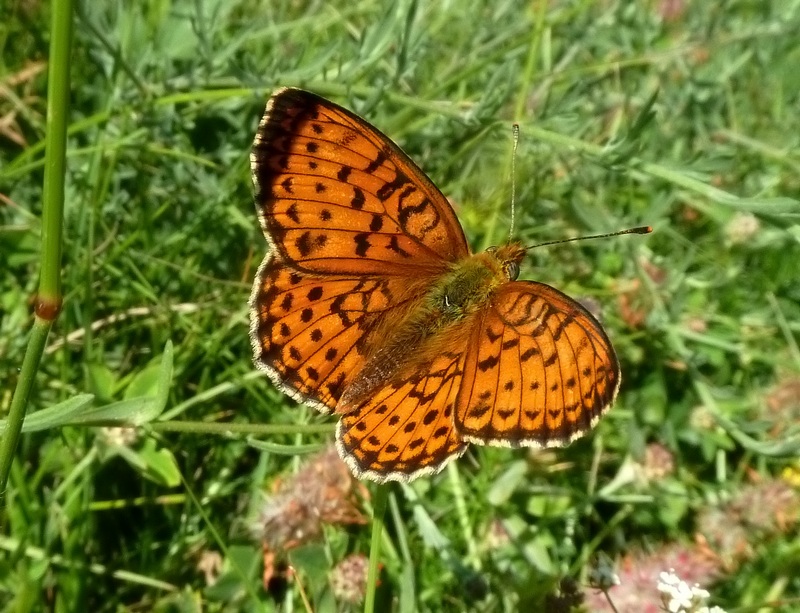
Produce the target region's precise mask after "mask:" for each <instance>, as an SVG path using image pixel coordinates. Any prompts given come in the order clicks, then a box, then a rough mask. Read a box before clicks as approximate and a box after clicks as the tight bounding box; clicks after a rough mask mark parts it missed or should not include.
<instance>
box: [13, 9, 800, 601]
mask: <svg viewBox="0 0 800 613" xmlns="http://www.w3.org/2000/svg"><path fill="white" fill-rule="evenodd" d="M51 10H52V6H51V3H45V2H40V1H38V0H7V1H6V2H4V3H3V4H2V7H0V50H1V51H2V54H0V58H1V59H0V63H1V65H0V165H1V168H0V199H1V200H2V201H1V202H0V270H2V275H0V313H1V315H0V317H1V318H2V319H0V377H2V387H0V408H1V409H2V410H3V412H6V411H7V410H8V407H9V404H10V402H11V397H12V394H13V390H14V389H15V386H16V385H17V384H18V373H19V370H18V369H19V367H20V365H21V364H22V361H23V355H24V352H25V349H26V343H27V342H28V337H29V332H30V330H31V324H32V314H31V297H32V296H33V295H34V294H35V293H36V288H37V282H38V276H39V271H40V268H41V258H40V245H41V241H42V226H41V222H40V214H41V211H42V176H43V163H44V146H43V145H44V137H45V132H46V113H45V108H46V75H47V70H46V68H47V63H48V60H49V59H51V58H49V56H48V53H49V49H48V42H49V39H50V17H51ZM72 48H73V50H72V56H71V57H72V68H71V82H72V86H71V100H70V108H69V115H68V121H69V123H68V128H69V136H68V149H67V155H68V157H67V171H66V204H65V218H64V239H63V287H64V292H65V303H64V309H63V312H62V313H61V315H60V317H59V319H58V320H57V322H56V324H55V326H54V328H53V330H52V333H51V335H50V337H49V341H48V344H47V346H46V349H45V352H44V355H43V358H42V362H41V366H40V368H39V372H38V374H37V377H36V385H35V388H34V391H33V395H32V398H31V402H30V405H29V407H28V412H29V413H35V412H38V411H41V410H43V409H48V408H49V409H51V411H50V412H49V413H44V414H43V416H42V420H41V422H40V423H39V428H41V429H37V428H34V427H33V423H34V422H33V421H31V422H29V423H28V424H27V425H26V430H25V433H24V434H23V436H22V438H21V439H20V445H19V447H18V451H17V459H16V462H15V464H14V465H13V468H12V471H11V476H10V480H9V484H8V489H7V490H6V491H5V492H3V498H2V509H3V512H2V516H1V522H2V523H1V527H0V551H2V554H0V606H2V610H3V611H40V610H53V611H78V610H84V611H124V610H130V611H140V610H157V611H178V610H180V611H200V610H204V611H234V610H271V609H273V608H278V607H283V610H286V611H290V610H305V609H306V607H307V606H308V607H310V608H311V609H312V610H314V611H336V610H340V611H344V610H351V609H353V610H358V609H359V608H360V607H361V606H362V605H361V604H360V601H361V599H362V598H363V590H364V576H363V568H364V557H363V556H368V555H369V553H370V533H369V532H370V531H369V523H368V522H367V523H365V521H366V520H367V518H368V517H369V515H370V509H371V505H370V501H371V500H372V496H371V494H370V493H374V491H375V488H374V486H373V485H371V484H366V485H365V486H362V485H357V484H354V483H352V482H351V481H350V480H349V478H348V477H347V473H346V472H344V473H343V472H342V471H341V464H339V463H338V460H336V459H334V458H332V457H331V456H330V454H327V455H322V456H316V459H314V457H315V456H311V459H309V456H308V455H307V454H309V453H312V452H315V451H316V450H318V449H322V448H323V447H324V446H326V445H327V444H328V443H329V442H330V441H331V440H332V432H333V425H332V423H331V420H329V419H324V418H321V417H319V416H318V415H315V414H313V413H312V412H311V411H309V410H307V409H304V408H302V407H298V406H296V405H295V403H293V402H291V401H290V400H289V399H287V398H286V397H284V396H283V395H281V394H280V393H279V392H278V391H276V390H275V389H274V388H273V387H272V385H271V384H270V383H269V382H268V381H267V380H266V379H264V378H263V377H261V376H259V375H257V374H256V373H254V368H253V366H252V363H251V357H250V347H249V341H248V335H247V318H248V315H247V299H248V295H249V288H250V284H251V281H252V278H253V276H254V273H255V268H256V266H257V265H258V262H259V261H260V260H261V258H262V257H263V254H264V252H265V247H266V245H265V242H264V239H263V237H262V236H261V233H260V230H259V229H258V225H257V221H256V217H255V212H254V209H253V203H252V195H251V185H250V178H249V165H248V154H249V150H250V145H251V142H252V139H253V135H254V133H255V129H256V125H257V123H258V120H259V118H260V116H261V113H262V111H263V108H264V104H265V101H266V98H267V96H268V95H269V93H270V92H271V91H272V90H273V89H274V88H276V87H278V86H285V85H293V86H302V87H304V88H307V89H310V90H313V91H315V92H317V93H320V94H322V95H325V96H327V97H330V98H332V99H334V100H336V101H338V102H340V103H342V104H344V105H346V106H348V107H349V108H351V109H353V110H354V111H356V112H358V113H359V114H361V115H362V116H364V117H365V118H367V119H368V120H369V121H370V122H371V123H373V124H375V125H376V126H378V127H379V128H380V129H381V130H382V131H384V132H385V133H386V134H388V135H390V136H391V137H392V138H393V139H394V140H396V141H397V142H398V143H399V144H400V145H401V146H402V147H403V148H404V149H405V150H406V151H407V152H408V153H409V154H410V155H411V156H412V157H413V158H414V159H415V160H416V161H417V162H418V163H419V165H420V166H421V167H422V168H424V169H425V170H426V171H427V173H428V174H429V175H430V176H431V177H432V178H433V179H434V181H435V182H436V183H437V185H439V186H440V187H441V188H442V190H443V191H444V192H445V193H446V194H447V195H448V197H450V198H451V199H452V201H453V203H454V206H455V207H456V209H457V211H458V213H459V217H460V219H461V221H462V223H463V226H464V228H465V231H466V234H467V236H468V237H469V239H470V241H471V243H472V245H473V247H474V248H475V249H479V248H482V247H484V246H486V245H488V244H496V243H498V242H502V241H503V240H505V239H506V237H507V232H508V226H509V211H510V207H509V201H510V186H511V181H510V153H511V139H510V134H511V129H510V126H511V124H512V123H513V122H515V121H516V122H519V124H520V126H521V134H522V136H521V141H520V146H519V152H518V156H517V168H518V172H517V177H516V182H517V183H516V185H517V202H518V225H517V228H516V235H517V237H518V238H519V239H521V240H522V241H524V242H525V243H533V242H541V241H545V240H553V239H559V238H567V237H572V236H575V235H580V234H589V233H596V232H604V231H613V230H617V229H621V228H625V227H629V226H634V225H642V224H649V225H652V226H653V227H654V229H655V232H654V233H653V234H652V235H650V236H646V237H622V238H616V239H610V240H605V241H591V242H586V243H578V244H573V245H564V246H561V247H555V248H554V247H550V248H546V249H541V250H536V251H534V252H533V253H532V254H531V257H530V258H529V260H528V261H527V262H526V265H525V267H524V268H523V271H522V274H521V277H522V278H534V279H537V280H541V281H544V282H547V283H551V284H553V285H555V286H557V287H559V288H561V289H563V290H564V291H566V292H568V293H569V294H571V295H573V296H576V297H581V298H583V297H592V298H593V299H594V301H596V302H597V303H598V304H599V305H602V313H603V319H604V322H605V325H606V327H607V329H608V331H609V334H610V336H611V338H612V339H613V341H614V344H615V346H616V348H617V352H618V354H619V357H620V360H621V363H622V369H623V385H622V391H621V394H620V397H619V400H618V402H617V405H616V407H615V408H614V409H613V410H612V411H611V412H610V414H609V415H608V416H607V417H606V418H605V419H604V420H602V422H601V423H600V424H599V426H598V428H597V429H596V431H595V433H594V434H593V435H591V436H589V437H587V439H585V440H582V441H580V442H578V443H576V444H574V445H572V446H571V447H569V448H567V449H564V450H557V451H548V452H534V451H528V450H507V449H502V450H500V449H482V448H481V449H478V448H473V449H472V450H471V451H470V453H469V454H468V455H467V456H466V457H465V458H464V459H462V460H461V461H459V462H458V463H457V464H455V465H453V466H452V467H451V468H450V469H449V470H446V471H445V472H443V473H442V474H440V475H438V476H436V477H434V478H431V479H421V480H418V481H416V482H414V483H412V484H410V485H397V484H396V485H393V486H391V488H390V494H389V509H388V512H387V525H386V531H385V533H384V534H383V537H382V542H383V547H382V551H381V564H382V571H381V579H380V585H379V588H378V596H377V598H378V601H377V605H376V606H377V609H378V610H395V611H415V610H420V611H462V610H476V611H515V610H570V607H572V609H571V610H580V607H583V608H584V609H585V610H590V611H610V610H613V609H612V608H611V607H612V605H610V604H609V603H608V599H607V598H606V596H605V595H604V594H603V593H602V592H600V591H598V590H597V589H595V587H593V586H596V585H598V583H600V584H602V582H603V576H604V575H603V572H602V571H603V569H604V567H605V568H606V569H607V565H608V564H612V565H614V568H615V569H616V570H615V572H616V574H617V576H618V579H619V583H620V584H619V585H618V586H615V587H612V588H611V589H610V590H609V591H608V596H609V598H610V600H611V601H612V602H613V603H614V606H615V607H616V608H617V610H619V611H654V610H658V609H659V607H660V606H663V603H662V602H661V601H660V600H659V598H660V597H659V593H658V591H657V590H656V582H657V579H658V575H659V573H660V572H661V571H668V570H669V569H670V568H674V569H675V572H676V573H677V574H678V575H679V576H681V577H682V578H684V579H685V580H686V581H687V582H689V583H690V584H693V583H695V582H698V583H700V584H701V585H703V586H704V587H705V588H707V589H708V590H709V591H710V592H711V599H710V601H709V602H711V603H714V604H717V605H719V606H721V607H723V608H725V609H726V610H728V611H732V610H739V611H744V610H748V611H755V610H774V611H796V610H800V537H799V535H798V514H800V492H799V491H798V487H800V461H799V460H798V457H800V428H798V423H799V422H800V349H798V337H799V336H800V282H799V280H800V244H799V242H800V225H798V224H799V221H798V220H799V219H800V205H798V200H797V198H798V196H799V194H800V153H798V152H800V71H798V66H800V2H797V1H796V0H787V1H785V2H762V1H760V0H721V1H719V2H700V1H692V0H651V1H641V2H627V1H625V0H617V1H615V0H562V1H555V0H554V1H550V2H545V1H543V0H542V1H534V2H521V1H511V0H502V1H488V0H487V1H481V2H470V3H466V2H464V3H456V2H442V3H433V2H431V3H428V2H414V1H412V0H402V1H399V2H379V1H376V0H359V1H357V2H337V1H330V0H324V1H323V0H321V1H315V0H310V1H308V2H297V1H289V0H286V1H274V2H257V1H255V0H218V1H210V0H205V1H203V0H172V1H169V0H149V1H145V2H137V3H125V2H96V3H90V2H79V3H78V5H77V11H76V14H75V21H74V36H73V40H72ZM53 61H61V62H63V61H64V58H55V59H54V60H53ZM87 394H91V396H87ZM76 407H77V408H76ZM162 409H164V410H163V412H161V413H160V415H157V414H158V413H159V412H160V411H161V410H162ZM83 411H90V413H89V414H88V415H89V416H88V417H86V414H84V413H83ZM88 418H92V419H98V418H100V419H102V420H103V421H104V422H106V424H107V425H109V424H110V425H114V424H118V423H120V422H122V423H131V422H132V423H137V424H141V425H140V427H138V428H136V429H113V428H108V427H106V428H99V427H87V426H83V425H68V426H65V425H63V424H65V423H74V422H79V421H81V420H82V419H88ZM257 440H258V441H261V443H259V442H257ZM323 453H325V452H323ZM286 562H288V563H290V564H291V566H292V568H293V569H294V574H292V573H291V571H289V570H287V568H286V565H285V563H286ZM604 565H605V566H604ZM606 576H607V575H606ZM305 599H307V602H308V604H304V600H305ZM580 603H582V604H580ZM558 607H561V608H560V609H559V608H558Z"/></svg>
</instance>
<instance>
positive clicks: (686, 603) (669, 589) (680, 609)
mask: <svg viewBox="0 0 800 613" xmlns="http://www.w3.org/2000/svg"><path fill="white" fill-rule="evenodd" d="M658 579H659V581H658V591H659V592H661V602H663V603H664V606H665V607H666V609H667V611H669V613H725V611H723V610H722V609H720V608H719V607H712V608H710V609H709V608H708V607H707V606H705V601H706V599H707V598H709V597H710V596H711V594H709V592H708V590H704V589H703V588H701V587H700V586H699V585H697V584H695V585H694V586H692V587H689V584H688V583H686V582H685V581H683V580H682V579H681V578H680V577H678V575H676V574H675V570H674V569H670V570H669V572H662V573H660V574H659V576H658Z"/></svg>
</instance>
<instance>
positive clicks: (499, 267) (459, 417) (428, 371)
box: [250, 89, 620, 482]
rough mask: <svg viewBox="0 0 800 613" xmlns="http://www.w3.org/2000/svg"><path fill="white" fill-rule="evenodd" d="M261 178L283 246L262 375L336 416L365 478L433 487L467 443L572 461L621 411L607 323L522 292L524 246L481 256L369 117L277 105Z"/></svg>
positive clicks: (259, 301) (256, 165) (527, 289)
mask: <svg viewBox="0 0 800 613" xmlns="http://www.w3.org/2000/svg"><path fill="white" fill-rule="evenodd" d="M250 162H251V166H252V171H253V182H254V185H255V200H256V208H257V210H258V215H259V219H260V222H261V227H262V229H263V231H264V235H265V236H266V238H267V241H268V242H269V247H270V248H269V253H267V256H266V257H265V258H264V261H263V262H262V264H261V266H260V268H259V270H258V274H257V276H256V280H255V285H254V286H253V292H252V295H251V297H250V307H251V326H250V337H251V340H252V345H253V352H254V355H255V363H256V365H257V366H258V367H259V368H260V369H262V370H264V371H266V372H267V374H268V375H269V376H270V378H271V379H272V380H273V382H274V383H275V384H276V385H277V386H278V387H279V388H280V389H282V390H283V391H284V392H286V393H287V394H288V395H289V396H291V397H292V398H294V399H295V400H298V401H300V402H304V403H306V404H308V405H311V406H314V407H316V408H317V409H319V410H321V411H323V412H325V413H330V412H334V413H336V414H337V415H339V416H340V420H339V424H338V427H337V431H336V443H337V448H338V450H339V455H340V456H341V457H342V458H343V459H344V461H345V462H347V464H348V466H349V467H350V469H351V470H352V471H353V473H354V474H355V475H356V476H358V477H366V478H368V479H372V480H374V481H378V482H384V481H389V480H397V481H410V480H412V479H415V478H417V477H420V476H422V475H430V474H434V473H436V472H438V471H440V470H441V469H442V468H443V467H444V466H445V464H447V462H448V461H450V460H451V459H452V458H455V457H459V456H460V455H462V454H463V453H464V451H465V450H466V448H467V444H468V443H479V444H486V445H502V446H509V447H518V446H528V447H551V446H563V445H566V444H568V443H569V442H571V441H573V440H575V439H576V438H578V437H579V436H581V435H583V434H585V433H586V432H587V431H588V430H589V429H591V428H592V426H594V424H595V423H596V422H597V420H598V419H599V418H600V416H601V415H602V414H603V413H604V412H605V411H606V410H607V409H608V408H609V406H610V405H611V403H612V402H613V401H614V398H615V396H616V394H617V390H618V389H619V383H620V372H619V364H618V363H617V358H616V356H615V355H614V350H613V348H612V347H611V343H610V342H609V340H608V337H607V336H606V334H605V332H604V331H603V329H602V327H601V326H600V324H599V323H598V322H597V320H596V319H595V318H594V317H593V316H592V315H591V314H590V313H589V312H588V311H587V310H586V309H585V308H583V307H582V306H581V305H580V304H578V303H577V302H576V301H574V300H572V299H571V298H569V297H568V296H566V295H565V294H562V293H561V292H559V291H558V290H556V289H553V288H552V287H550V286H548V285H544V284H542V283H536V282H533V281H516V278H517V274H518V271H519V263H520V261H521V260H522V258H523V257H524V255H525V248H523V247H522V246H520V245H519V244H516V243H511V244H508V245H503V246H501V247H496V248H494V247H492V248H490V249H487V250H486V251H484V252H482V253H477V254H473V253H470V250H469V247H468V245H467V241H466V239H465V237H464V232H463V230H462V229H461V226H460V224H459V222H458V219H457V218H456V215H455V213H454V211H453V209H452V208H451V206H450V204H449V203H448V202H447V199H446V198H445V197H444V195H442V193H441V192H440V191H439V190H438V189H437V188H436V186H435V185H434V184H433V182H432V181H431V180H430V179H429V178H428V177H427V176H426V175H425V173H424V172H422V170H420V169H419V168H418V167H417V166H416V165H415V164H414V162H412V161H411V160H410V159H409V158H408V156H406V155H405V154H404V153H403V152H402V151H401V150H400V148H398V147H397V145H395V144H394V143H393V142H392V141H391V140H389V138H387V137H386V136H385V135H383V134H382V133H381V132H380V131H378V130H377V129H376V128H374V127H373V126H371V125H370V124H368V123H367V122H366V121H364V120H363V119H361V118H360V117H358V116H357V115H355V114H353V113H351V112H350V111H348V110H346V109H344V108H342V107H340V106H338V105H336V104H334V103H332V102H330V101H328V100H325V99H324V98H321V97H319V96H317V95H315V94H311V93H309V92H305V91H302V90H299V89H281V90H278V91H277V92H275V94H274V95H273V96H272V98H271V99H270V101H269V103H268V105H267V109H266V112H265V114H264V118H263V119H262V120H261V124H260V125H259V129H258V134H257V135H256V138H255V143H254V145H253V151H252V154H251V156H250Z"/></svg>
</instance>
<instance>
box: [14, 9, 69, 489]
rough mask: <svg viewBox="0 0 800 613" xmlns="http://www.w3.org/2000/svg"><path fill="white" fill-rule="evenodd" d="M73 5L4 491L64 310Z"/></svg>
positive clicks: (56, 84)
mask: <svg viewBox="0 0 800 613" xmlns="http://www.w3.org/2000/svg"><path fill="white" fill-rule="evenodd" d="M72 4H73V0H58V2H54V3H53V4H52V11H53V18H52V22H51V38H50V40H51V43H50V64H49V67H48V73H47V136H46V137H45V142H46V145H45V147H46V148H45V164H44V189H43V199H44V200H43V207H42V269H41V273H40V277H39V293H38V294H37V296H36V301H35V304H34V312H35V320H34V323H33V328H32V329H31V336H30V338H29V340H28V347H27V349H26V351H25V357H24V359H23V361H22V368H21V369H20V374H19V380H18V381H17V387H16V389H15V390H14V396H13V398H12V399H11V406H10V408H9V413H8V423H7V427H6V430H5V434H4V436H3V438H2V440H0V492H5V489H6V484H7V483H8V474H9V472H10V470H11V463H12V461H13V459H14V453H15V452H16V449H17V443H18V442H19V434H20V430H21V428H22V421H23V419H24V418H25V412H26V409H27V406H28V400H29V398H30V395H31V390H32V389H33V383H34V379H35V377H36V372H37V370H38V368H39V362H40V361H41V358H42V354H43V353H44V348H45V343H46V342H47V335H48V334H49V332H50V328H51V327H52V325H53V321H55V319H56V317H58V313H59V312H60V311H61V300H62V296H61V233H62V226H63V219H64V171H65V168H66V149H67V114H68V110H69V73H70V47H71V40H72Z"/></svg>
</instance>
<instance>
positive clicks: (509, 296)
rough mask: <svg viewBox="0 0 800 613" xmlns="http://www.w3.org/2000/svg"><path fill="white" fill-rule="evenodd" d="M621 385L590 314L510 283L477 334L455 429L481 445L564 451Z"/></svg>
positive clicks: (542, 290)
mask: <svg viewBox="0 0 800 613" xmlns="http://www.w3.org/2000/svg"><path fill="white" fill-rule="evenodd" d="M619 382H620V376H619V364H618V363H617V358H616V356H615V354H614V350H613V348H612V347H611V343H610V341H609V340H608V337H607V336H606V334H605V332H603V328H602V327H601V326H600V324H599V323H598V322H597V320H596V319H595V318H594V317H593V316H592V315H591V314H590V313H589V312H588V311H587V310H586V309H585V308H583V307H582V306H581V305H580V304H578V303H577V302H576V301H574V300H572V299H571V298H570V297H568V296H566V295H565V294H562V293H561V292H559V291H558V290H556V289H554V288H552V287H550V286H548V285H544V284H542V283H535V282H533V281H515V282H510V283H507V284H505V285H504V286H502V287H501V288H500V290H499V291H498V292H497V294H496V295H495V296H494V298H493V299H492V301H491V304H490V306H489V307H488V308H487V309H486V311H485V312H484V313H483V315H482V321H481V323H480V325H477V326H475V329H474V331H473V336H472V339H471V341H470V344H469V350H468V353H467V358H466V362H465V365H464V378H463V380H462V383H461V391H460V393H459V396H458V401H457V406H458V409H457V411H456V416H455V419H456V429H457V431H458V433H459V435H460V436H461V437H462V438H464V439H465V440H467V441H470V442H475V443H481V444H488V445H502V446H520V445H522V446H532V447H553V446H563V445H566V444H568V443H569V442H571V441H573V440H575V439H576V438H578V437H580V436H581V435H583V434H584V433H586V432H587V431H588V430H589V429H591V428H592V426H594V424H595V423H596V422H597V420H598V419H599V418H600V416H601V415H602V414H603V413H604V412H605V411H606V410H607V409H608V408H609V406H610V405H611V403H612V402H613V401H614V398H615V396H616V394H617V390H618V388H619Z"/></svg>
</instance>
